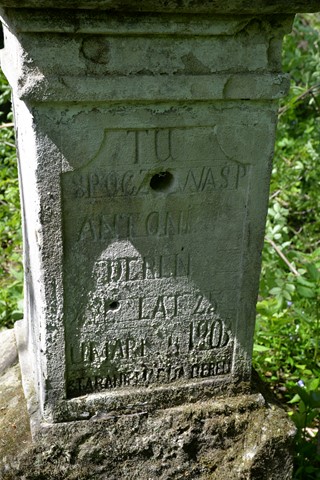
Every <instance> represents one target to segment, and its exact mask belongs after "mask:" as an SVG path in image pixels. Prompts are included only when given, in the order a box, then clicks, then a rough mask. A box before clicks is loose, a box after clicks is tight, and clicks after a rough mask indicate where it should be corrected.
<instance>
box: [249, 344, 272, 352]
mask: <svg viewBox="0 0 320 480" xmlns="http://www.w3.org/2000/svg"><path fill="white" fill-rule="evenodd" d="M268 350H270V348H268V347H264V346H263V345H257V344H254V346H253V351H254V352H267V351H268Z"/></svg>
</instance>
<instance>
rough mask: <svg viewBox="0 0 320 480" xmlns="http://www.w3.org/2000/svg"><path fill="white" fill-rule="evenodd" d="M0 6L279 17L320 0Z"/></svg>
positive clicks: (68, 1) (2, 1) (75, 0)
mask: <svg viewBox="0 0 320 480" xmlns="http://www.w3.org/2000/svg"><path fill="white" fill-rule="evenodd" d="M0 7H11V8H37V9H38V8H40V9H41V8H52V9H89V10H92V9H97V10H113V11H127V12H129V11H132V12H168V13H170V12H176V13H213V14H277V13H279V14H280V13H299V12H317V11H319V10H320V0H229V1H228V2H226V1H224V0H0Z"/></svg>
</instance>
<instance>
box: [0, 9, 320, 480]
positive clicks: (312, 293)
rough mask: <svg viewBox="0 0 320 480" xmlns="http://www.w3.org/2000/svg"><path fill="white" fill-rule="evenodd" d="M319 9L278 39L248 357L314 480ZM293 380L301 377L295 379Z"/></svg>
mask: <svg viewBox="0 0 320 480" xmlns="http://www.w3.org/2000/svg"><path fill="white" fill-rule="evenodd" d="M319 31H320V14H317V15H304V16H298V17H297V18H296V21H295V24H294V29H293V33H292V34H291V35H288V36H287V37H286V39H285V42H284V70H286V71H287V72H289V73H290V74H291V76H292V88H291V92H290V96H289V98H286V99H285V100H284V101H283V103H282V104H281V106H280V110H279V125H278V137H277V144H276V151H275V159H274V167H273V176H272V182H271V189H270V205H269V214H268V220H267V228H266V241H265V247H264V251H263V266H262V275H261V284H260V294H259V301H258V305H257V323H256V338H255V347H254V354H253V363H254V366H255V368H256V369H257V370H258V371H259V373H260V375H261V376H262V377H263V378H264V379H266V380H267V381H269V382H270V385H271V387H272V388H273V390H274V391H275V393H276V394H277V395H278V397H279V398H280V399H281V400H282V401H283V402H284V403H285V402H290V403H289V404H287V405H290V407H288V410H289V414H291V416H292V418H293V420H294V421H295V423H296V425H297V428H298V434H297V438H296V469H295V477H294V478H295V479H297V480H298V479H301V480H315V479H320V441H319V440H317V438H318V437H317V435H319V432H318V429H319V411H320V358H319V347H320V318H319V317H320V211H319V200H318V198H319V183H320V182H319V179H320V33H319ZM9 98H10V90H9V87H8V85H7V83H6V81H5V79H4V77H3V75H2V74H0V110H1V112H2V113H1V112H0V114H1V115H0V158H1V164H0V204H1V209H0V240H1V249H0V257H1V258H0V260H1V261H0V327H1V326H3V327H11V326H12V325H13V322H14V321H15V320H17V319H19V318H21V317H22V285H23V274H22V262H21V242H22V238H21V237H22V236H21V226H20V205H19V193H18V180H17V178H18V175H17V166H16V157H15V147H14V133H13V126H12V114H11V112H10V104H9ZM297 382H299V384H297Z"/></svg>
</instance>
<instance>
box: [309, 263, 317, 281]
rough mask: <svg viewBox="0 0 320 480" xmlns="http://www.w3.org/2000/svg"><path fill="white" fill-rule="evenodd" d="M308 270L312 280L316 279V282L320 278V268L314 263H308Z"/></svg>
mask: <svg viewBox="0 0 320 480" xmlns="http://www.w3.org/2000/svg"><path fill="white" fill-rule="evenodd" d="M307 270H308V273H309V275H310V278H312V280H314V281H315V282H317V281H318V280H320V270H319V269H318V268H317V267H316V266H315V264H314V263H309V264H308V265H307Z"/></svg>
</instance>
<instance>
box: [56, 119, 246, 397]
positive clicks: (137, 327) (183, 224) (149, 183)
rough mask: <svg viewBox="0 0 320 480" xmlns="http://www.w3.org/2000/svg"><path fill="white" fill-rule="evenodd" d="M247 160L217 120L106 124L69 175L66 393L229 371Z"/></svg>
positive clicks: (65, 195)
mask: <svg viewBox="0 0 320 480" xmlns="http://www.w3.org/2000/svg"><path fill="white" fill-rule="evenodd" d="M235 141H236V140H235ZM251 168H252V167H251V165H249V164H248V163H243V162H239V161H237V160H236V159H234V158H231V157H230V156H228V154H227V153H225V151H224V148H223V146H222V145H220V144H219V141H218V135H217V127H216V126H214V125H213V126H203V127H193V128H190V127H189V128H182V127H181V128H177V127H175V128H163V129H156V128H150V129H136V130H134V129H128V130H121V129H114V130H112V129H108V130H106V131H105V134H104V139H103V142H102V144H101V146H100V148H99V151H98V152H97V153H96V155H95V156H94V158H92V159H91V160H90V161H88V163H87V164H86V165H85V166H84V167H82V168H79V169H78V170H75V171H70V172H67V173H64V174H62V202H63V221H64V224H63V231H64V242H65V252H64V265H65V269H64V284H65V311H66V312H67V313H66V320H65V332H66V356H67V380H66V381H67V393H68V396H69V397H73V396H77V395H81V394H85V393H90V392H98V391H104V390H109V389H115V388H121V387H143V386H148V385H150V384H169V383H172V382H181V381H190V380H192V381H194V379H201V378H209V377H210V378H214V377H217V376H221V375H230V374H231V370H232V362H233V349H234V336H235V330H236V322H237V314H238V310H237V304H238V302H239V290H240V288H239V285H240V281H241V262H242V254H243V242H244V239H245V236H246V228H247V222H246V208H247V204H248V191H249V178H250V174H251Z"/></svg>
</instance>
